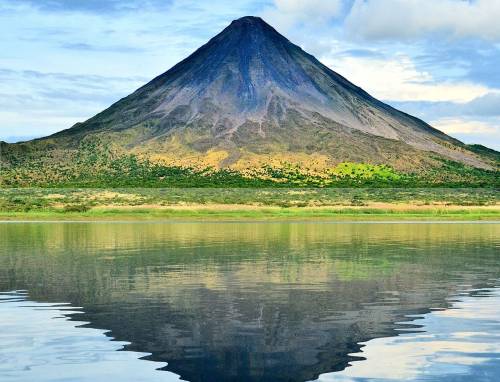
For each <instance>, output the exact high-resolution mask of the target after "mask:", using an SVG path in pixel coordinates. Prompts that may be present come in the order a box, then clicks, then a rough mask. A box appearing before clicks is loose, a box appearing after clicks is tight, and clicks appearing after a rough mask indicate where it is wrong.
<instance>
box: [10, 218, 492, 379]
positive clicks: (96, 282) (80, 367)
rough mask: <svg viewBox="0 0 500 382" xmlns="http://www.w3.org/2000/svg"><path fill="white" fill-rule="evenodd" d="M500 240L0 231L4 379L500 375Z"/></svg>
mask: <svg viewBox="0 0 500 382" xmlns="http://www.w3.org/2000/svg"><path fill="white" fill-rule="evenodd" d="M499 238H500V225H497V224H438V223H432V224H430V223H429V224H427V223H426V224H411V223H401V224H386V223H377V224H360V223H357V224H356V223H342V224H329V223H10V224H0V292H2V291H3V292H4V293H2V294H1V295H0V380H2V381H7V382H9V381H31V380H34V379H33V375H36V376H37V378H36V380H37V381H55V380H61V381H69V380H71V381H85V382H86V381H105V380H110V378H112V379H114V380H119V381H142V380H144V381H157V380H158V381H172V380H178V379H179V378H182V379H183V380H187V381H193V382H194V381H278V382H279V381H315V380H319V381H337V380H338V381H366V380H377V381H388V380H415V381H420V380H425V381H442V380H450V381H451V380H453V381H461V380H468V381H473V380H478V381H495V380H498V379H500V370H499V369H500V366H499V362H500V349H499V345H498V344H499V343H500V321H499V316H500V292H499V289H497V287H498V285H499V280H500V265H499V264H500V263H499V260H500V255H499V253H500V252H499V246H500V239H499ZM56 376H57V378H59V379H56ZM111 376H112V377H111Z"/></svg>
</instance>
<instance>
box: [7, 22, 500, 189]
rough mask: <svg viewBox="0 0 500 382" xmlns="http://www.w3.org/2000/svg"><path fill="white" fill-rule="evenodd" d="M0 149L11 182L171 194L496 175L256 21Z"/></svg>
mask: <svg viewBox="0 0 500 382" xmlns="http://www.w3.org/2000/svg"><path fill="white" fill-rule="evenodd" d="M2 152H3V153H4V154H3V156H2V158H3V159H2V160H3V164H2V168H3V183H4V184H10V185H26V184H27V185H29V184H40V183H41V184H66V183H68V182H69V183H72V182H73V183H82V182H83V183H85V182H88V183H95V184H97V183H99V182H106V181H112V180H113V179H115V180H116V179H117V177H119V178H120V179H122V178H123V179H122V183H123V184H145V183H144V182H145V178H144V172H147V173H148V175H147V179H149V181H148V182H146V183H147V184H157V183H158V184H165V185H168V184H172V180H173V179H174V178H175V177H177V179H179V176H180V175H182V176H186V171H187V172H188V173H189V174H190V175H189V176H194V175H193V174H195V175H196V176H198V177H201V178H203V177H205V178H206V177H207V176H209V175H210V176H213V174H216V173H217V174H218V177H219V178H221V177H222V178H224V179H226V178H227V177H229V178H231V179H233V180H234V179H236V178H237V179H238V180H237V181H236V183H238V182H243V183H245V182H248V179H252V178H253V179H260V180H262V181H265V182H269V181H271V182H274V181H277V182H280V183H287V182H289V181H291V182H292V183H296V184H308V182H310V183H311V182H312V183H315V184H330V183H332V182H333V183H335V182H334V181H335V180H339V179H342V180H345V179H358V180H359V179H365V180H366V179H373V178H379V179H383V180H388V181H401V179H403V178H405V179H406V177H408V176H411V177H413V178H412V179H415V177H417V178H418V179H424V178H427V179H428V180H429V182H432V183H440V182H442V183H446V182H452V183H453V182H455V183H457V182H458V183H461V182H462V183H463V182H466V183H467V182H469V181H470V180H471V179H474V181H477V182H478V184H484V182H486V183H488V182H489V180H491V179H495V178H496V175H497V171H498V153H497V152H493V154H492V153H491V152H488V155H485V154H484V153H485V150H478V149H477V146H473V147H470V146H467V145H464V144H463V143H461V142H460V141H458V140H456V139H454V138H452V137H449V136H448V135H446V134H444V133H442V132H441V131H439V130H436V129H434V128H433V127H431V126H430V125H428V124H427V123H425V122H423V121H421V120H419V119H417V118H415V117H412V116H410V115H408V114H405V113H403V112H401V111H398V110H396V109H394V108H392V107H390V106H388V105H386V104H384V103H383V102H381V101H378V100H377V99H375V98H373V97H372V96H370V95H369V94H368V93H367V92H365V91H364V90H362V89H361V88H359V87H357V86H355V85H354V84H352V83H351V82H349V81H348V80H347V79H345V78H344V77H342V76H341V75H339V74H337V73H335V72H334V71H332V70H331V69H329V68H328V67H326V66H325V65H323V64H322V63H321V62H319V61H318V60H317V59H316V58H314V57H313V56H312V55H310V54H308V53H306V52H304V51H303V50H302V49H301V48H300V47H298V46H297V45H294V44H293V43H291V42H290V41H289V40H287V39H286V38H285V37H284V36H282V35H281V34H279V33H278V32H277V31H276V30H275V29H274V28H272V27H271V26H270V25H269V24H267V23H266V22H264V21H263V20H262V19H260V18H258V17H243V18H241V19H238V20H235V21H233V22H232V23H231V24H230V25H229V26H228V27H227V28H225V29H224V30H223V31H222V32H221V33H219V34H218V35H217V36H215V37H214V38H212V39H211V40H210V41H209V42H208V43H207V44H205V45H204V46H202V47H201V48H199V49H198V50H197V51H196V52H194V53H193V54H192V55H191V56H189V57H188V58H186V59H185V60H183V61H181V62H180V63H179V64H177V65H175V66H174V67H173V68H171V69H170V70H168V71H167V72H165V73H164V74H162V75H160V76H158V77H156V78H155V79H153V80H152V81H151V82H149V83H147V84H146V85H144V86H143V87H141V88H139V89H138V90H136V91H135V92H134V93H132V94H131V95H129V96H128V97H125V98H123V99H121V100H120V101H118V102H116V103H115V104H113V105H112V106H110V107H109V108H108V109H106V110H104V111H103V112H101V113H99V114H97V115H96V116H94V117H92V118H90V119H89V120H87V121H85V122H83V123H78V124H76V125H74V126H73V127H71V128H69V129H67V130H64V131H61V132H59V133H56V134H54V135H52V136H49V137H46V138H42V139H37V140H34V141H30V142H25V143H20V144H15V145H7V144H3V145H2ZM207 169H208V170H207ZM140 173H142V178H141V176H140ZM103 174H104V175H103ZM221 174H222V175H221ZM235 177H236V178H235ZM125 178H126V179H125ZM97 179H100V180H99V181H97ZM106 179H107V180H106ZM127 179H128V180H127ZM311 179H313V181H311ZM318 179H320V180H321V181H318ZM485 179H486V180H485ZM219 180H220V179H219ZM169 181H170V183H169ZM207 182H208V183H210V182H211V181H207ZM318 182H319V183H318ZM325 182H326V183H325ZM174 183H175V182H174ZM212 183H213V182H212ZM259 184H260V183H259Z"/></svg>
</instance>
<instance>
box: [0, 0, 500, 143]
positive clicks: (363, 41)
mask: <svg viewBox="0 0 500 382" xmlns="http://www.w3.org/2000/svg"><path fill="white" fill-rule="evenodd" d="M247 15H256V16H261V17H262V18H264V20H266V21H267V22H268V23H270V24H271V25H273V26H274V27H275V28H276V29H277V30H278V31H279V32H281V33H282V34H284V35H285V36H286V37H287V38H289V39H290V40H291V41H292V42H294V43H296V44H298V45H300V46H301V47H302V48H303V49H304V50H306V51H308V52H309V53H311V54H313V55H315V56H316V57H317V58H318V59H319V60H320V61H322V62H323V63H324V64H326V65H328V66H329V67H330V68H331V69H333V70H335V71H336V72H338V73H340V74H341V75H343V76H344V77H346V78H348V79H349V80H350V81H351V82H354V83H355V84H356V85H358V86H360V87H362V88H363V89H365V90H366V91H368V92H369V93H370V94H371V95H373V96H374V97H376V98H378V99H380V100H382V101H384V102H387V103H389V104H390V105H392V106H394V107H396V108H398V109H400V110H402V111H405V112H407V113H410V114H412V115H415V116H417V117H419V118H422V119H423V120H425V121H426V122H428V123H430V124H431V125H433V126H434V127H436V128H438V129H440V130H442V131H444V132H446V133H448V134H450V135H452V136H454V137H456V138H458V139H460V140H462V141H463V142H466V143H480V144H484V145H486V146H488V147H491V148H494V149H497V150H500V22H498V20H500V0H254V1H250V0H210V1H200V0H199V1H195V0H0V140H6V141H10V142H12V141H17V140H23V139H29V138H33V137H39V136H45V135H48V134H51V133H54V132H56V131H59V130H62V129H66V128H68V127H71V126H72V125H73V124H75V123H76V122H81V121H84V120H86V119H88V118H90V117H91V116H93V115H95V114H96V113H98V112H99V111H102V110H103V109H105V108H106V107H108V106H110V105H111V104H112V103H113V102H115V101H117V100H119V99H120V98H122V97H125V96H126V95H128V94H130V93H131V92H133V91H134V90H135V89H137V88H138V87H140V86H141V85H143V84H145V83H147V82H148V81H149V80H151V79H152V78H154V77H156V76H157V75H159V74H161V73H163V72H165V71H166V70H168V69H169V68H170V67H172V66H173V65H175V64H176V63H177V62H179V61H180V60H181V59H183V58H185V57H187V56H188V55H189V54H191V53H192V52H193V51H194V50H196V49H197V48H198V47H200V46H201V45H203V44H204V43H205V42H206V41H208V40H209V39H210V38H211V37H213V36H214V35H215V34H217V33H218V32H220V31H221V30H222V29H223V28H224V27H226V26H227V25H228V24H229V23H230V22H231V20H234V19H236V18H239V17H242V16H247Z"/></svg>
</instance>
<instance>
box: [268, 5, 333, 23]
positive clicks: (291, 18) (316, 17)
mask: <svg viewBox="0 0 500 382" xmlns="http://www.w3.org/2000/svg"><path fill="white" fill-rule="evenodd" d="M341 10H342V0H327V1H325V0H274V6H273V7H270V8H268V9H266V10H265V11H264V12H263V17H264V18H265V19H266V20H268V21H269V22H271V24H273V25H275V26H276V27H279V28H280V29H288V28H290V27H292V26H293V25H294V24H296V23H299V22H307V23H312V24H317V23H324V22H326V21H328V20H331V19H333V18H336V17H337V16H339V15H340V12H341Z"/></svg>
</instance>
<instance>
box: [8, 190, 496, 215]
mask: <svg viewBox="0 0 500 382" xmlns="http://www.w3.org/2000/svg"><path fill="white" fill-rule="evenodd" d="M0 220H9V221H12V220H26V221H33V220H56V221H59V220H60V221H64V220H66V221H67V220H77V221H117V220H139V221H148V220H339V221H345V220H358V221H359V220H469V221H475V220H499V221H500V198H499V193H498V192H497V190H495V189H472V188H471V189H362V188H351V189H313V188H303V189H279V190H277V189H237V188H223V189H193V188H187V189H186V188H184V189H181V188H168V189H148V188H142V189H134V188H128V189H40V188H21V189H14V188H11V189H1V188H0Z"/></svg>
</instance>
